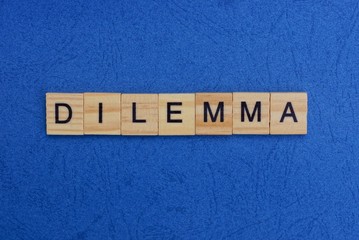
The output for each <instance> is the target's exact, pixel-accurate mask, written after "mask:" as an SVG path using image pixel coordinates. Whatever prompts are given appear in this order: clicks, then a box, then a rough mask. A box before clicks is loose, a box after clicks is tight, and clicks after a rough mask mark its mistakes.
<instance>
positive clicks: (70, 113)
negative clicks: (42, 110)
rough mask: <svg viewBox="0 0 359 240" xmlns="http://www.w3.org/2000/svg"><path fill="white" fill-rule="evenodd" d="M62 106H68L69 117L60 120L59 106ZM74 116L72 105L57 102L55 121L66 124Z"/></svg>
mask: <svg viewBox="0 0 359 240" xmlns="http://www.w3.org/2000/svg"><path fill="white" fill-rule="evenodd" d="M60 107H65V108H67V110H68V112H69V115H68V116H67V118H66V119H65V120H60V119H59V117H60V116H59V108H60ZM71 118H72V108H71V107H70V105H68V104H67V103H55V123H56V124H57V123H59V124H65V123H68V122H70V121H71Z"/></svg>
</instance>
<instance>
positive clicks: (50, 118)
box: [46, 93, 83, 135]
mask: <svg viewBox="0 0 359 240" xmlns="http://www.w3.org/2000/svg"><path fill="white" fill-rule="evenodd" d="M46 132H47V134H48V135H83V94H82V93H47V94H46Z"/></svg>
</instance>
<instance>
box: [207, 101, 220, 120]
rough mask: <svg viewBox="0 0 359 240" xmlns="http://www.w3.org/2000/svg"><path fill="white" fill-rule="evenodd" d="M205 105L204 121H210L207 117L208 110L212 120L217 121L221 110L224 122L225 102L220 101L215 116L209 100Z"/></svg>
mask: <svg viewBox="0 0 359 240" xmlns="http://www.w3.org/2000/svg"><path fill="white" fill-rule="evenodd" d="M203 107H204V116H203V117H204V119H203V120H204V122H208V119H207V115H208V112H209V115H210V117H211V120H212V122H215V121H216V120H217V117H218V114H219V112H221V118H220V121H221V122H224V103H223V102H219V103H218V106H217V110H216V113H215V115H214V116H213V113H212V110H211V107H210V105H209V102H204V105H203Z"/></svg>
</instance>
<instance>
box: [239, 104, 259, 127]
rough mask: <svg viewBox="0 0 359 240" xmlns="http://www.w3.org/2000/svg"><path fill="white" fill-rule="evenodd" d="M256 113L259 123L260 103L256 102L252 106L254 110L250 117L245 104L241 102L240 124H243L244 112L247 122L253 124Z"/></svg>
mask: <svg viewBox="0 0 359 240" xmlns="http://www.w3.org/2000/svg"><path fill="white" fill-rule="evenodd" d="M257 111H258V117H257V121H258V122H261V120H262V117H261V115H262V114H261V102H256V105H255V106H254V110H253V112H252V115H251V114H250V113H249V110H248V106H247V103H246V102H241V122H244V121H245V120H244V119H245V116H244V112H246V114H247V117H248V120H249V121H250V122H253V120H254V117H255V115H256V112H257Z"/></svg>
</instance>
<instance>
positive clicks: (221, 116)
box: [196, 93, 233, 135]
mask: <svg viewBox="0 0 359 240" xmlns="http://www.w3.org/2000/svg"><path fill="white" fill-rule="evenodd" d="M232 127H233V126H232V93H196V134H197V135H231V134H232Z"/></svg>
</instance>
